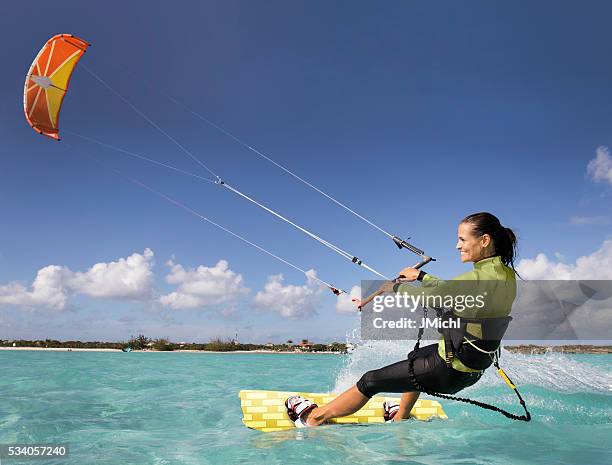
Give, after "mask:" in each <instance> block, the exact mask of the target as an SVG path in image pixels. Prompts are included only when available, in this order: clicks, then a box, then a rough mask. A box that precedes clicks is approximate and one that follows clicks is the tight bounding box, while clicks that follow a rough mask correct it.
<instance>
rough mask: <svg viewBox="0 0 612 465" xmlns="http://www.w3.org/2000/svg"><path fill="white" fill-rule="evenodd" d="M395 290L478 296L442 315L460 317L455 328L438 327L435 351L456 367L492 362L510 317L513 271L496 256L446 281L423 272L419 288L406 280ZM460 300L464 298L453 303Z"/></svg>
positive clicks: (482, 366)
mask: <svg viewBox="0 0 612 465" xmlns="http://www.w3.org/2000/svg"><path fill="white" fill-rule="evenodd" d="M397 292H399V293H407V294H421V295H424V296H441V297H445V298H447V297H448V296H453V297H458V296H461V295H466V294H468V295H469V294H471V295H473V296H476V295H480V296H481V298H480V299H479V300H477V301H473V299H467V300H469V302H465V301H464V302H463V303H462V304H460V305H458V304H456V303H455V305H454V306H453V308H452V310H450V311H447V312H446V314H445V318H447V319H448V318H454V319H455V320H458V321H459V320H460V321H461V325H460V328H458V329H445V330H440V332H441V333H442V334H441V336H440V338H439V340H438V353H439V354H440V357H442V359H445V360H446V361H447V364H448V365H449V366H451V367H452V368H454V369H455V370H458V371H462V372H475V371H482V370H484V369H485V368H487V367H488V366H489V365H490V364H491V360H492V358H491V354H492V353H494V352H495V350H496V349H497V348H498V346H499V343H500V341H501V338H502V337H503V334H504V332H505V330H506V328H507V326H508V324H509V322H510V320H511V318H510V317H509V315H510V311H511V310H512V304H513V302H514V299H515V297H516V274H515V272H514V270H513V269H512V268H510V267H508V266H506V265H504V264H503V263H502V261H501V258H500V257H499V256H494V257H489V258H485V259H482V260H480V261H478V262H476V263H474V269H473V270H471V271H468V272H467V273H463V274H461V275H459V276H456V277H455V278H453V279H451V280H449V281H446V280H442V279H440V278H437V277H435V276H432V275H429V274H426V275H425V277H424V278H423V284H422V286H421V287H415V286H413V285H410V284H407V283H406V284H402V285H400V286H399V287H398V288H397ZM462 300H466V299H456V300H455V302H461V301H462ZM451 346H452V347H451Z"/></svg>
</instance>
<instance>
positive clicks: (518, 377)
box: [335, 329, 612, 393]
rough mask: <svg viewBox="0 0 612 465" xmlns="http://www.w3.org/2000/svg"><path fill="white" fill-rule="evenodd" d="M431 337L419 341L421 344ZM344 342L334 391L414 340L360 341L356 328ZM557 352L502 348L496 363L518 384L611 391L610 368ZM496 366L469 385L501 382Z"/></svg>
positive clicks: (401, 353)
mask: <svg viewBox="0 0 612 465" xmlns="http://www.w3.org/2000/svg"><path fill="white" fill-rule="evenodd" d="M433 342H435V341H422V342H421V347H422V346H425V345H427V344H429V343H433ZM347 343H349V344H350V345H351V346H353V350H352V352H351V354H350V357H349V358H348V360H347V362H346V364H345V365H344V367H343V368H342V370H340V372H339V373H338V376H337V377H336V386H335V391H336V392H340V391H343V390H345V389H347V388H349V387H350V386H352V385H353V384H355V382H356V381H357V380H358V379H359V378H360V377H361V376H362V375H363V374H364V373H365V372H366V371H368V370H372V369H377V368H381V367H383V366H386V365H389V364H391V363H394V362H397V361H399V360H403V359H405V358H406V355H407V354H408V352H410V351H411V350H412V348H413V346H414V343H415V340H405V341H362V340H361V339H360V337H359V329H356V330H353V331H352V332H351V333H350V334H348V335H347ZM582 358H584V359H580V360H579V359H577V358H576V357H574V356H571V355H567V354H562V353H558V352H550V353H547V354H544V355H527V354H520V353H512V352H509V351H508V350H502V356H501V359H500V365H501V366H502V368H503V369H504V371H506V373H507V374H508V375H509V376H510V377H511V378H512V380H513V381H514V382H515V383H516V384H518V385H531V386H534V385H535V386H539V387H542V388H544V389H547V390H551V391H556V392H561V393H583V392H591V393H610V392H612V371H611V370H610V367H609V364H608V365H607V366H605V365H604V364H601V366H598V365H597V364H594V363H592V362H591V361H590V360H588V359H587V358H585V357H582ZM503 383H504V382H503V381H502V379H501V378H500V377H499V376H498V374H497V372H496V370H494V369H490V370H487V371H486V372H485V374H484V376H483V377H482V379H481V380H480V381H479V382H478V383H477V384H476V385H475V386H473V387H471V388H468V389H466V390H465V391H469V390H473V389H481V388H483V387H487V386H497V385H503Z"/></svg>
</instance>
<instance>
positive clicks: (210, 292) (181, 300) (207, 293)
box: [159, 260, 249, 310]
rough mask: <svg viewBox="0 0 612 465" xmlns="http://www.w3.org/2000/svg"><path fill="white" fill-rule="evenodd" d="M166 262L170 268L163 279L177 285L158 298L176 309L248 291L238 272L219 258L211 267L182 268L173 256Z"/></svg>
mask: <svg viewBox="0 0 612 465" xmlns="http://www.w3.org/2000/svg"><path fill="white" fill-rule="evenodd" d="M166 264H167V265H168V266H169V267H170V268H171V269H170V273H169V274H168V276H167V277H166V281H167V282H168V283H170V284H177V285H178V288H177V290H176V291H174V292H171V293H170V294H166V295H163V296H161V297H160V298H159V302H160V303H161V304H162V305H164V306H167V307H170V308H173V309H177V310H178V309H192V308H200V307H205V306H208V305H216V304H221V303H224V302H228V301H231V300H233V299H235V298H236V297H237V296H238V295H241V294H246V293H248V292H249V290H248V289H247V288H245V287H244V286H243V284H242V275H240V274H237V273H235V272H234V271H232V270H230V269H229V264H228V263H227V261H225V260H219V262H218V263H217V264H216V265H215V266H213V267H206V266H199V267H198V268H196V269H185V268H184V267H183V266H182V265H180V264H176V263H174V261H173V260H170V261H168V262H167V263H166Z"/></svg>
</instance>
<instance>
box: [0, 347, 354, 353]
mask: <svg viewBox="0 0 612 465" xmlns="http://www.w3.org/2000/svg"><path fill="white" fill-rule="evenodd" d="M2 350H17V351H20V350H22V351H32V350H38V351H46V352H123V351H122V350H121V349H96V348H93V349H84V348H82V347H0V351H2ZM131 352H145V353H168V354H170V353H173V352H181V353H194V354H288V355H303V354H308V355H312V354H314V355H342V352H300V351H297V352H296V351H278V350H261V349H257V350H228V351H215V350H181V349H177V350H132V351H131Z"/></svg>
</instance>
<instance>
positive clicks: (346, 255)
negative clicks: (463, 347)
mask: <svg viewBox="0 0 612 465" xmlns="http://www.w3.org/2000/svg"><path fill="white" fill-rule="evenodd" d="M82 66H83V68H84V69H85V70H86V71H87V72H88V73H89V74H90V75H91V76H92V77H93V78H94V79H96V80H97V81H98V82H99V83H100V84H102V85H103V86H104V87H106V88H107V89H108V90H110V91H111V92H112V93H113V94H115V95H116V96H117V97H118V98H119V99H120V100H122V101H123V102H124V103H125V104H126V105H128V106H129V107H130V108H131V109H132V110H133V111H134V112H135V113H137V114H138V115H139V116H140V117H141V118H143V119H144V120H145V121H146V122H147V123H149V124H150V125H151V126H152V127H153V128H155V129H156V130H157V131H158V132H160V133H161V134H162V135H163V136H165V137H166V138H167V139H168V140H170V141H171V142H172V143H173V144H174V145H176V146H177V147H178V148H179V149H180V150H181V151H182V152H183V153H185V154H186V155H188V156H189V157H190V158H191V159H192V160H194V161H195V162H196V163H197V164H198V165H200V166H201V167H202V168H204V169H205V170H206V171H207V172H208V173H209V174H210V175H212V176H213V177H214V179H208V178H203V177H201V176H198V175H195V174H193V173H190V172H187V171H185V170H181V169H179V168H176V167H173V166H171V165H168V164H165V163H162V162H157V161H155V160H152V159H150V158H148V157H145V156H143V155H140V154H136V153H134V152H130V151H128V150H125V149H121V148H119V147H115V146H112V145H110V144H106V143H104V142H101V141H97V140H95V139H93V138H90V137H87V136H81V135H79V134H76V133H74V132H71V134H73V135H76V136H78V137H81V138H83V139H86V140H89V141H90V142H95V143H98V144H99V145H102V146H105V147H106V148H109V149H112V150H115V151H119V152H121V153H124V154H128V155H131V156H135V157H137V158H139V159H141V160H145V161H148V162H151V163H154V164H156V165H158V166H163V167H166V168H168V169H172V170H174V171H176V172H180V173H182V174H186V175H189V176H192V177H196V178H199V179H201V180H205V181H207V182H212V183H214V184H216V185H219V186H222V187H225V188H227V189H228V190H229V191H231V192H233V193H234V194H236V195H238V196H239V197H241V198H243V199H244V200H247V201H249V202H251V203H253V204H254V205H256V206H258V207H260V208H261V209H263V210H265V211H267V212H268V213H270V214H272V215H274V216H275V217H277V218H279V219H281V220H282V221H284V222H286V223H287V224H289V225H291V226H293V227H294V228H296V229H298V230H299V231H301V232H302V233H304V234H306V235H308V236H309V237H311V238H312V239H314V240H316V241H317V242H319V243H321V244H322V245H324V246H326V247H327V248H329V249H330V250H332V251H334V252H336V253H337V254H339V255H341V256H343V257H344V258H346V259H348V260H349V261H351V262H352V263H355V264H356V265H358V266H361V267H363V268H365V269H367V270H368V271H370V272H372V273H374V274H376V275H377V276H379V277H380V278H383V279H385V280H389V278H388V277H387V276H385V275H384V274H382V273H380V272H379V271H377V270H376V269H374V268H373V267H371V266H369V265H368V264H366V263H365V262H364V261H363V260H361V259H360V258H358V257H357V256H355V255H354V254H351V253H350V252H347V251H346V250H343V249H342V248H340V247H338V246H337V245H335V244H333V243H331V242H328V241H326V240H325V239H323V238H322V237H320V236H318V235H316V234H314V233H312V232H311V231H309V230H308V229H306V228H304V227H303V226H300V225H298V224H297V223H295V222H294V221H291V220H290V219H288V218H287V217H285V216H283V215H281V214H280V213H278V212H276V211H274V210H273V209H271V208H269V207H267V206H266V205H264V204H263V203H261V202H258V201H257V200H255V199H254V198H252V197H250V196H248V195H247V194H245V193H243V192H242V191H240V190H239V189H237V188H236V187H233V186H231V185H229V184H228V183H227V182H226V181H225V180H223V179H222V178H221V177H220V176H219V175H217V174H216V173H215V172H214V171H213V170H212V169H211V168H209V167H208V166H207V165H206V164H205V163H203V162H202V161H201V160H200V159H198V157H196V156H195V155H194V154H193V153H191V152H190V151H189V150H188V149H187V148H186V147H184V146H183V145H182V144H181V143H180V142H178V141H177V140H176V139H175V138H174V137H173V136H171V135H170V134H169V133H168V132H166V131H165V130H164V129H162V128H161V127H160V126H159V125H158V124H157V123H156V122H155V121H153V120H152V119H151V118H150V117H149V116H147V115H146V114H145V113H144V112H143V111H142V110H140V109H139V108H138V107H137V106H136V105H134V104H133V103H132V102H131V101H130V100H128V99H127V98H126V97H124V96H123V95H122V94H121V93H119V92H118V91H117V90H116V89H114V88H113V87H112V86H111V85H110V84H108V83H107V82H106V81H105V80H103V79H102V78H101V77H100V76H98V75H97V74H96V73H95V72H94V71H93V70H91V69H89V68H88V67H87V66H85V65H82ZM172 100H173V101H175V103H177V104H180V102H178V101H176V99H172ZM191 112H192V113H194V114H196V115H197V116H199V117H200V118H201V119H203V120H204V121H206V122H208V123H209V124H212V125H213V126H214V127H215V128H217V129H218V130H220V131H222V132H223V133H224V134H226V135H228V136H229V137H231V138H232V139H234V140H235V141H236V142H238V143H240V144H241V145H243V146H245V147H247V148H248V149H249V150H251V151H253V152H254V153H256V154H258V155H259V156H261V157H262V158H264V159H266V160H267V161H269V162H270V163H273V164H274V165H276V166H277V167H279V168H280V169H282V170H283V171H285V172H286V173H288V174H290V175H291V176H293V177H294V178H296V179H298V180H300V181H301V182H303V183H304V184H306V185H307V186H309V187H310V188H312V189H314V190H315V191H317V192H319V193H320V194H321V195H324V196H325V197H327V198H328V199H330V200H332V201H333V202H334V203H336V204H337V205H339V206H341V207H342V208H344V209H346V210H347V211H349V212H351V213H352V214H353V215H355V216H357V217H358V218H360V219H362V220H363V221H365V222H366V223H368V224H370V225H371V226H373V227H374V228H376V229H377V230H379V231H380V232H382V233H383V234H385V235H387V236H388V237H389V238H391V239H392V240H393V241H394V243H395V244H396V245H397V247H398V248H400V249H402V248H405V249H407V250H409V251H411V252H413V253H415V254H416V255H418V256H419V257H420V258H421V261H419V263H418V264H417V265H415V267H416V266H418V267H421V266H423V265H425V264H426V263H429V262H430V261H433V260H435V259H434V258H432V257H429V256H427V255H426V254H425V253H424V251H422V250H421V249H418V248H417V247H415V246H414V245H412V244H410V243H408V242H407V241H406V240H403V239H401V238H399V237H397V236H394V235H392V234H390V233H388V232H387V231H385V230H384V229H382V228H380V227H379V226H377V225H376V224H374V223H373V222H371V221H369V220H367V219H366V218H364V217H363V216H362V215H360V214H358V213H357V212H355V211H354V210H352V209H351V208H349V207H348V206H346V205H345V204H343V203H342V202H340V201H338V200H337V199H335V198H334V197H332V196H330V195H329V194H327V193H325V192H324V191H322V190H321V189H319V188H317V187H316V186H314V185H312V184H311V183H309V182H308V181H306V180H304V179H303V178H301V177H299V176H298V175H296V174H295V173H293V172H291V171H290V170H288V169H287V168H285V167H284V166H282V165H280V164H279V163H277V162H275V161H274V160H272V159H271V158H269V157H268V156H266V155H265V154H263V153H262V152H260V151H258V150H256V149H254V148H252V147H251V146H249V145H247V144H245V143H244V142H242V141H241V140H240V139H238V138H237V137H235V136H234V135H233V134H231V133H229V132H228V131H226V130H224V129H223V128H221V127H220V126H217V125H215V124H214V123H212V122H210V121H209V120H207V119H206V118H204V117H202V116H201V115H199V114H197V113H196V112H193V111H191ZM329 287H330V288H331V289H332V290H336V289H337V288H335V287H332V286H329Z"/></svg>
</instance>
